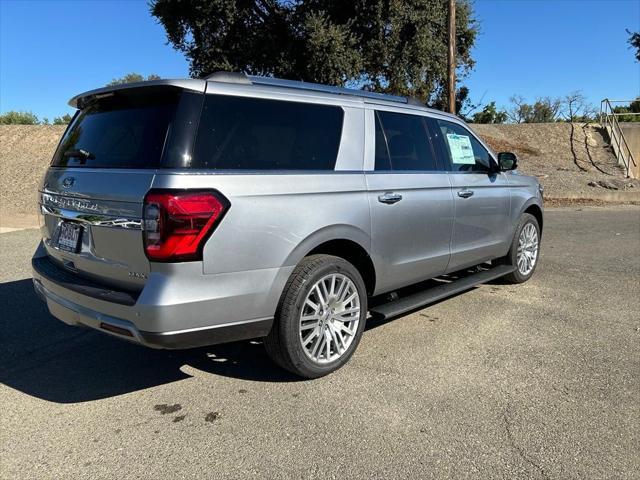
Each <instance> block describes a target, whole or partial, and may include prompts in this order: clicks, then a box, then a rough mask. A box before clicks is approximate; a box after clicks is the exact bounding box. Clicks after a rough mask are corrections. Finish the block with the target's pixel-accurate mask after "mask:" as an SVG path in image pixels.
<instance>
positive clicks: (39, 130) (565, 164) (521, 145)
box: [0, 123, 640, 216]
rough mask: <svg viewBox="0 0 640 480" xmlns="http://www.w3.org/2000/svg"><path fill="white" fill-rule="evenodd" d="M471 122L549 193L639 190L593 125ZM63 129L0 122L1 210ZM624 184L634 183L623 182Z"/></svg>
mask: <svg viewBox="0 0 640 480" xmlns="http://www.w3.org/2000/svg"><path fill="white" fill-rule="evenodd" d="M473 128H474V129H475V130H476V131H477V132H478V134H479V135H481V136H482V137H483V138H484V139H485V140H486V141H487V142H488V143H489V144H490V145H491V146H492V148H494V150H496V151H513V152H515V153H517V154H518V156H519V158H520V170H521V171H522V172H523V173H527V174H531V175H536V176H538V177H539V178H540V180H541V182H542V183H543V184H544V186H545V195H546V196H548V197H556V198H593V197H596V198H598V197H599V196H601V195H603V194H608V193H609V192H610V191H609V190H606V189H603V188H601V187H591V186H589V183H590V182H598V181H605V182H610V181H611V180H615V181H617V182H622V184H623V185H622V186H621V188H628V189H629V190H632V191H633V192H632V191H629V192H614V193H616V194H617V193H623V194H627V193H629V194H631V193H633V195H636V194H637V193H640V188H638V182H637V181H634V182H627V181H624V175H623V173H622V171H621V170H620V168H619V167H618V166H617V165H616V160H615V158H614V156H613V154H612V153H611V149H610V147H609V146H608V145H607V142H606V141H605V139H604V138H603V137H602V135H601V134H600V132H599V130H598V129H596V128H595V127H592V126H588V127H583V126H582V125H581V124H573V125H571V124H567V123H551V124H526V125H524V124H523V125H473ZM64 130H65V127H64V126H49V125H0V215H3V214H4V215H12V216H15V215H24V214H27V215H34V214H35V192H36V189H37V185H38V183H39V182H40V179H41V178H42V175H43V173H44V171H45V169H46V168H47V165H48V164H49V162H50V161H51V156H52V155H53V152H54V150H55V148H56V145H57V143H58V141H59V139H60V136H61V135H62V134H63V133H64ZM572 130H573V133H572ZM571 139H573V140H572V141H571ZM627 184H630V185H635V187H634V188H629V187H624V185H627ZM635 198H636V197H634V199H635Z"/></svg>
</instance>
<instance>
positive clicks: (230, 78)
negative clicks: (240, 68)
mask: <svg viewBox="0 0 640 480" xmlns="http://www.w3.org/2000/svg"><path fill="white" fill-rule="evenodd" d="M202 80H208V81H210V82H223V83H242V84H244V85H251V83H252V82H251V80H250V79H249V77H248V76H247V75H245V74H244V73H242V72H213V73H210V74H209V75H206V76H204V77H203V78H202Z"/></svg>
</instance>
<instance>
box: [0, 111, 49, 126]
mask: <svg viewBox="0 0 640 480" xmlns="http://www.w3.org/2000/svg"><path fill="white" fill-rule="evenodd" d="M38 123H40V122H39V121H38V117H37V116H36V115H35V114H34V113H32V112H16V111H14V110H12V111H9V112H6V113H3V114H2V115H0V125H37V124H38Z"/></svg>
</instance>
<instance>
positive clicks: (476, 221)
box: [430, 119, 511, 272]
mask: <svg viewBox="0 0 640 480" xmlns="http://www.w3.org/2000/svg"><path fill="white" fill-rule="evenodd" d="M430 125H432V130H433V131H434V134H433V135H434V136H435V137H437V138H436V143H437V144H438V145H439V146H440V148H441V150H442V156H443V157H444V158H445V159H446V160H448V167H447V169H448V171H449V173H448V175H449V181H450V183H451V189H452V193H453V202H454V207H455V221H454V226H453V234H452V238H451V261H450V262H449V266H448V267H447V272H454V271H456V270H460V269H462V268H466V267H469V266H472V265H477V264H479V263H482V262H485V261H487V260H491V259H493V258H497V257H500V256H503V255H505V254H506V253H507V251H508V249H509V243H510V241H511V238H510V234H511V233H510V232H511V229H510V225H511V223H510V222H511V220H510V208H511V205H510V203H511V199H510V192H509V181H508V180H507V176H506V175H505V174H504V173H501V172H496V169H495V168H491V162H495V161H494V160H493V159H492V157H491V154H490V153H489V152H488V150H487V149H486V148H485V147H484V146H483V145H482V144H481V143H480V141H478V139H477V138H476V137H475V136H474V135H473V133H471V132H470V131H469V130H468V129H467V128H465V127H464V126H462V125H461V124H458V123H454V122H450V121H446V120H440V119H437V120H433V121H432V122H431V123H430Z"/></svg>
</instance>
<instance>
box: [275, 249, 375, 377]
mask: <svg viewBox="0 0 640 480" xmlns="http://www.w3.org/2000/svg"><path fill="white" fill-rule="evenodd" d="M332 282H333V283H332ZM340 288H342V289H343V290H342V291H340ZM319 294H321V296H318V295H319ZM354 295H355V296H354ZM323 297H326V301H325V302H324V303H323V302H322V301H321V300H322V298H323ZM352 297H353V298H352ZM341 299H343V300H348V302H346V301H345V302H341V301H340V300H341ZM323 305H324V306H325V307H326V308H323ZM356 305H357V308H356ZM314 307H315V308H314ZM358 309H359V310H358ZM366 317H367V293H366V288H365V285H364V281H363V280H362V276H361V275H360V273H359V272H358V270H357V269H356V268H355V267H354V266H353V265H352V264H350V263H349V262H347V261H346V260H344V259H342V258H339V257H334V256H331V255H311V256H309V257H306V258H304V259H303V260H302V261H301V262H300V263H299V264H298V265H297V266H296V268H295V269H294V271H293V273H292V274H291V276H290V277H289V280H288V281H287V284H286V285H285V288H284V291H283V292H282V296H281V298H280V302H279V304H278V308H277V310H276V315H275V320H274V325H273V328H272V329H271V332H270V333H269V335H268V336H267V337H266V338H265V341H264V345H265V348H266V350H267V354H268V355H269V356H270V357H271V359H272V360H273V361H274V362H275V363H277V364H278V365H280V366H281V367H282V368H284V369H286V370H288V371H290V372H292V373H294V374H296V375H298V376H300V377H304V378H318V377H322V376H324V375H327V374H329V373H331V372H334V371H335V370H337V369H339V368H340V367H342V366H343V365H344V364H345V363H347V362H348V361H349V359H350V358H351V356H352V355H353V352H354V351H355V350H356V348H357V347H358V343H359V342H360V338H361V337H362V332H363V331H364V327H365V321H366ZM338 319H341V320H338ZM346 319H349V320H346ZM356 320H357V322H356ZM341 325H343V326H344V328H342V327H341ZM312 335H315V336H312ZM341 340H342V342H341ZM303 342H307V343H306V346H305V345H303ZM322 342H324V343H322ZM327 344H328V345H327ZM314 349H315V350H314ZM314 352H315V355H316V356H314Z"/></svg>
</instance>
